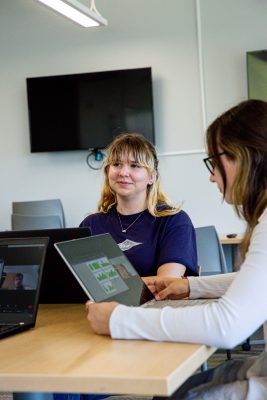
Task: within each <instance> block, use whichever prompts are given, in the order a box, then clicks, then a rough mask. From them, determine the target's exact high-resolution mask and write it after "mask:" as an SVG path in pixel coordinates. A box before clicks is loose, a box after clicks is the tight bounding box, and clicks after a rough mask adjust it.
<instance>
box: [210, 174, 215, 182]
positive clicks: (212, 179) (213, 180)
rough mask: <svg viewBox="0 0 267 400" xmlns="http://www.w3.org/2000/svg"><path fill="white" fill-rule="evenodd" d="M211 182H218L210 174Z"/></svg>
mask: <svg viewBox="0 0 267 400" xmlns="http://www.w3.org/2000/svg"><path fill="white" fill-rule="evenodd" d="M210 182H212V183H214V182H216V180H215V177H214V175H213V174H210Z"/></svg>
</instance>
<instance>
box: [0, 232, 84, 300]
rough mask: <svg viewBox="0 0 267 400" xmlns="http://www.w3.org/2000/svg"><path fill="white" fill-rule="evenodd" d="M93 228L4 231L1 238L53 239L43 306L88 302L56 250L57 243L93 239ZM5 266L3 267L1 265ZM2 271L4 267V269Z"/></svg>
mask: <svg viewBox="0 0 267 400" xmlns="http://www.w3.org/2000/svg"><path fill="white" fill-rule="evenodd" d="M90 234H91V233H90V229H89V228H86V227H82V228H60V229H40V230H29V231H28V230H26V231H3V232H0V238H7V237H8V238H12V237H13V238H14V237H18V238H20V237H22V238H23V237H40V236H45V237H49V244H48V248H47V252H46V259H45V265H44V271H43V278H42V283H41V289H40V298H39V303H42V304H70V303H85V302H86V301H87V300H88V297H87V296H86V294H85V293H84V291H83V289H82V288H81V286H80V285H79V283H78V282H77V281H76V279H74V277H73V275H72V273H71V272H70V270H69V269H68V268H67V267H66V264H65V262H64V261H63V260H62V258H61V257H60V255H59V254H58V252H57V251H56V249H55V247H54V243H55V242H60V241H66V240H72V239H78V238H82V237H86V236H90ZM0 265H1V264H0ZM0 269H1V266H0Z"/></svg>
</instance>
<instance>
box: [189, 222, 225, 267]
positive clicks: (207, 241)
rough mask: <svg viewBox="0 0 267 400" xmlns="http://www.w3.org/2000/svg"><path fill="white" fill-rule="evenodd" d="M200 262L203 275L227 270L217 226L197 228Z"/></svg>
mask: <svg viewBox="0 0 267 400" xmlns="http://www.w3.org/2000/svg"><path fill="white" fill-rule="evenodd" d="M196 241H197V254H198V264H199V265H200V266H201V275H214V274H221V273H225V272H227V265H226V261H225V256H224V252H223V248H222V245H221V243H220V239H219V237H218V234H217V231H216V229H215V226H213V225H210V226H203V227H200V228H196Z"/></svg>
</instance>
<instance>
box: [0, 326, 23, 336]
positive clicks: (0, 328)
mask: <svg viewBox="0 0 267 400" xmlns="http://www.w3.org/2000/svg"><path fill="white" fill-rule="evenodd" d="M19 325H20V324H16V325H14V324H12V325H11V324H3V325H1V324H0V334H1V333H3V332H8V331H12V330H13V329H14V328H15V327H17V326H19Z"/></svg>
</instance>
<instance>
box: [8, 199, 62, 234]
mask: <svg viewBox="0 0 267 400" xmlns="http://www.w3.org/2000/svg"><path fill="white" fill-rule="evenodd" d="M12 213H13V214H20V215H32V216H37V215H39V216H44V215H50V216H52V215H54V216H56V215H57V216H58V217H59V218H60V220H61V227H62V228H65V226H66V224H65V215H64V210H63V206H62V202H61V200H60V199H49V200H33V201H14V202H13V203H12Z"/></svg>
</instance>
